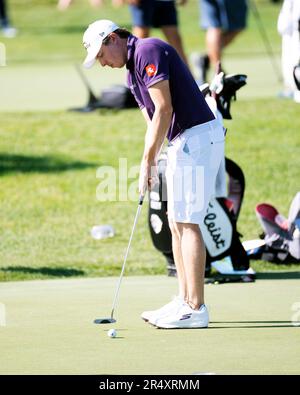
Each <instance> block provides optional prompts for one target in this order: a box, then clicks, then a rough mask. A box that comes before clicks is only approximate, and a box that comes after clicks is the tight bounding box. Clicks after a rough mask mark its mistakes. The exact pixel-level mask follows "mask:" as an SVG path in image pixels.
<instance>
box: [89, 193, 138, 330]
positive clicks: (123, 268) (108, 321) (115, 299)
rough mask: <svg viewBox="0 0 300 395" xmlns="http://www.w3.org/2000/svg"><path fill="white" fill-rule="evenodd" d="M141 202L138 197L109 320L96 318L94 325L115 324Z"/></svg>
mask: <svg viewBox="0 0 300 395" xmlns="http://www.w3.org/2000/svg"><path fill="white" fill-rule="evenodd" d="M143 201H144V196H140V199H139V205H138V208H137V211H136V215H135V219H134V223H133V227H132V230H131V235H130V238H129V242H128V246H127V250H126V253H125V257H124V262H123V266H122V270H121V274H120V277H119V281H118V284H117V288H116V292H115V296H114V300H113V304H112V309H111V314H110V317H109V318H97V319H96V320H95V321H94V323H95V324H112V323H113V322H116V320H115V318H114V312H115V308H116V304H117V300H118V296H119V291H120V286H121V282H122V278H123V274H124V270H125V265H126V261H127V257H128V253H129V249H130V245H131V240H132V237H133V233H134V230H135V227H136V224H137V220H138V218H139V215H140V212H141V208H142V204H143Z"/></svg>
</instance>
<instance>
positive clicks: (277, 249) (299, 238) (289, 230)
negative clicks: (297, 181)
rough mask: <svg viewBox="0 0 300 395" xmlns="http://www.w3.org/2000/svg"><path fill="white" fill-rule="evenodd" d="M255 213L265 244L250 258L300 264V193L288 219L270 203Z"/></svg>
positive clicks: (263, 205) (261, 204)
mask: <svg viewBox="0 0 300 395" xmlns="http://www.w3.org/2000/svg"><path fill="white" fill-rule="evenodd" d="M255 212H256V216H257V219H258V221H259V222H260V224H261V227H262V229H263V234H262V237H263V238H264V243H262V245H261V246H260V247H259V248H257V249H256V250H255V251H253V252H252V253H251V254H248V255H249V257H250V258H251V259H261V260H264V261H269V262H273V263H300V191H299V192H297V194H296V195H295V197H294V199H293V201H292V203H291V205H290V209H289V216H288V218H285V217H284V216H283V215H282V214H280V213H279V212H278V210H277V209H276V208H275V207H274V206H272V205H271V204H268V203H260V204H258V205H257V206H256V209H255Z"/></svg>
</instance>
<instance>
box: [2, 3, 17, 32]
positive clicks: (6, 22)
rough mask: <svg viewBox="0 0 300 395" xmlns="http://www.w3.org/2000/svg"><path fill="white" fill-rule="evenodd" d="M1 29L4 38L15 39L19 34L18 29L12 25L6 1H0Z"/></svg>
mask: <svg viewBox="0 0 300 395" xmlns="http://www.w3.org/2000/svg"><path fill="white" fill-rule="evenodd" d="M0 28H1V33H2V35H3V36H4V37H8V38H13V37H15V36H16V35H17V33H18V31H17V29H16V28H14V27H12V26H11V24H10V21H9V18H8V12H7V5H6V0H0Z"/></svg>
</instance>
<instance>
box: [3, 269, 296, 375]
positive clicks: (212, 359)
mask: <svg viewBox="0 0 300 395" xmlns="http://www.w3.org/2000/svg"><path fill="white" fill-rule="evenodd" d="M267 278H272V279H267ZM116 283H117V278H99V279H80V280H50V281H30V282H11V283H2V284H0V307H1V314H2V316H1V317H0V325H1V326H0V349H1V353H0V374H193V373H194V374H195V373H198V374H199V373H204V372H213V373H216V374H299V373H300V358H299V344H300V327H299V326H298V325H300V323H299V320H300V311H299V310H300V307H299V304H300V292H299V273H294V275H292V273H290V274H289V278H285V276H284V275H281V273H276V274H274V276H270V277H269V276H267V277H266V279H261V280H257V281H256V282H255V283H249V284H240V283H235V284H234V283H233V284H223V285H206V289H205V292H206V303H207V305H208V307H209V310H210V318H211V324H210V327H209V328H208V329H202V330H198V329H196V330H159V329H156V328H154V327H152V326H150V325H148V324H146V323H144V322H143V321H142V320H141V319H140V317H139V316H140V313H141V312H142V311H143V310H148V309H152V308H157V307H159V306H160V305H162V304H163V303H164V302H167V301H168V299H169V298H170V295H174V294H175V293H176V290H177V280H176V279H174V278H168V277H166V276H152V277H150V276H147V277H126V278H124V279H123V283H122V288H121V293H120V300H119V306H118V308H117V311H116V318H117V322H116V323H115V324H108V325H95V324H93V320H94V319H95V318H99V317H101V318H102V317H107V316H109V315H110V309H111V303H112V299H113V294H114V291H115V287H116ZM4 313H5V314H4ZM296 321H297V322H296ZM110 328H115V329H116V330H117V337H116V338H115V339H111V338H109V337H108V336H107V331H108V329H110Z"/></svg>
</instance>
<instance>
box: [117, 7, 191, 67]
mask: <svg viewBox="0 0 300 395" xmlns="http://www.w3.org/2000/svg"><path fill="white" fill-rule="evenodd" d="M186 2H187V0H180V1H179V2H178V3H179V4H180V5H183V4H185V3H186ZM124 3H127V4H129V10H130V14H131V19H132V25H133V29H132V33H133V34H134V35H135V36H136V37H138V38H146V37H149V36H150V30H151V28H152V27H155V28H160V29H161V30H162V32H163V33H164V35H165V37H166V39H167V41H168V42H169V44H170V45H172V46H173V47H174V48H175V49H176V51H177V52H178V54H179V55H180V57H181V58H182V59H183V61H184V62H185V63H186V64H188V62H187V58H186V56H185V53H184V50H183V44H182V39H181V35H180V32H179V28H178V18H177V9H176V4H175V3H176V2H175V1H174V0H114V4H115V5H117V4H124Z"/></svg>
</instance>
